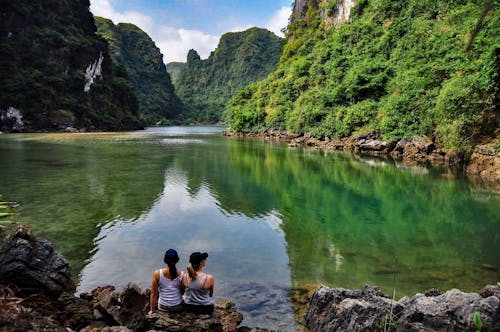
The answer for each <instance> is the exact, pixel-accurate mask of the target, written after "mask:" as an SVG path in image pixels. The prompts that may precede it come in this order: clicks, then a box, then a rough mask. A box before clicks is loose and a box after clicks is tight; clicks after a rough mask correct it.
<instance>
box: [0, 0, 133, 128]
mask: <svg viewBox="0 0 500 332" xmlns="http://www.w3.org/2000/svg"><path fill="white" fill-rule="evenodd" d="M0 15H1V20H0V32H1V33H0V130H6V131H10V130H60V129H64V128H66V127H76V128H82V129H87V130H125V129H137V128H141V127H142V125H143V124H142V121H140V120H139V118H138V106H137V99H136V97H135V95H134V92H133V90H132V88H131V86H130V85H129V83H128V78H127V75H126V73H125V72H124V71H123V70H121V69H120V68H117V67H116V66H113V63H112V62H111V59H110V57H109V54H108V45H107V43H106V42H105V41H104V40H103V39H102V38H100V37H99V36H97V35H96V33H95V31H96V27H95V24H94V19H93V17H92V14H91V13H90V11H89V1H88V0H81V1H70V0H62V1H55V0H45V1H41V0H34V1H28V0H20V1H13V2H6V3H4V5H3V6H2V10H1V13H0ZM12 114H15V115H16V116H11V115H12ZM16 123H17V124H16Z"/></svg>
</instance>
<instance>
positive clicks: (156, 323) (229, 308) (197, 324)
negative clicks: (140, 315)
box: [147, 300, 243, 332]
mask: <svg viewBox="0 0 500 332" xmlns="http://www.w3.org/2000/svg"><path fill="white" fill-rule="evenodd" d="M147 320H148V327H149V329H150V330H149V331H176V332H184V331H185V332H191V331H192V332H205V331H214V332H215V331H221V332H230V331H237V330H238V328H237V326H238V325H239V324H240V323H241V321H242V320H243V315H242V314H241V313H239V312H238V311H236V309H235V308H234V303H232V302H230V301H229V300H222V301H220V302H218V303H217V304H215V310H214V312H213V314H212V315H200V314H194V313H188V312H182V313H167V312H160V311H159V312H156V313H154V314H152V315H149V316H148V318H147Z"/></svg>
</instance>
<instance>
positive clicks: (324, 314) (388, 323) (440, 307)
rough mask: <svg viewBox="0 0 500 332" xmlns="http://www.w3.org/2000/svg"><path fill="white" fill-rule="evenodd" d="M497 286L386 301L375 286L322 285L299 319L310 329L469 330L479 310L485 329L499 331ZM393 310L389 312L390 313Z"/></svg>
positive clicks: (498, 284) (499, 314) (498, 286)
mask: <svg viewBox="0 0 500 332" xmlns="http://www.w3.org/2000/svg"><path fill="white" fill-rule="evenodd" d="M499 295H500V283H497V285H489V286H486V287H485V288H484V289H483V291H482V292H481V293H480V294H477V293H464V292H462V291H460V290H458V289H452V290H449V291H447V292H445V293H444V294H440V292H439V291H437V290H433V291H432V292H428V293H427V294H425V295H424V294H416V295H415V296H413V297H412V298H408V297H403V298H402V299H400V300H399V301H391V299H390V298H389V297H387V296H386V295H384V294H383V293H381V292H380V290H379V289H378V288H376V287H370V286H365V287H364V288H363V289H362V290H360V291H358V290H347V289H343V288H329V287H325V286H323V287H321V288H320V289H319V290H317V291H316V292H315V293H314V295H313V297H312V298H311V301H310V302H309V309H308V311H307V313H306V315H305V317H304V320H303V322H304V325H305V326H306V327H308V328H310V329H311V330H313V331H375V330H379V329H384V327H387V328H389V329H390V330H396V329H397V330H401V331H474V330H475V329H474V324H473V315H474V312H476V311H477V312H479V313H480V315H481V320H482V322H483V325H484V326H485V327H486V328H487V329H488V330H490V331H498V330H500V297H499ZM391 312H392V313H391Z"/></svg>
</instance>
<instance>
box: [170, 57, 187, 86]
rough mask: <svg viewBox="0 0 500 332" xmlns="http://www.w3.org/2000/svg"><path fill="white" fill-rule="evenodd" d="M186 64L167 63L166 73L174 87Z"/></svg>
mask: <svg viewBox="0 0 500 332" xmlns="http://www.w3.org/2000/svg"><path fill="white" fill-rule="evenodd" d="M184 66H186V64H185V63H184V62H169V63H167V72H168V73H169V74H170V78H171V79H172V83H173V84H174V85H176V84H177V81H178V80H179V78H180V76H181V72H182V68H184Z"/></svg>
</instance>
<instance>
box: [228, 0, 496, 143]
mask: <svg viewBox="0 0 500 332" xmlns="http://www.w3.org/2000/svg"><path fill="white" fill-rule="evenodd" d="M301 2H302V3H305V1H301ZM302 3H301V7H300V8H301V9H303V8H306V7H307V8H306V9H307V10H306V11H305V12H304V13H303V16H301V17H297V16H294V17H293V18H292V20H291V23H290V25H289V26H288V37H289V40H288V43H287V44H286V45H285V47H284V52H283V56H282V58H281V61H280V65H279V68H278V69H277V70H276V71H275V72H273V73H272V74H271V75H269V76H268V77H267V78H266V79H265V80H263V81H261V82H258V83H256V84H253V85H251V86H249V87H247V88H246V89H245V90H243V91H241V92H240V93H239V94H238V95H237V96H236V97H235V98H233V99H232V100H231V102H230V105H229V107H228V112H227V122H228V123H229V124H230V126H231V128H232V129H233V130H238V131H247V132H248V131H259V130H262V129H264V128H269V127H273V128H279V129H286V130H288V131H291V132H295V133H305V132H313V133H314V134H315V135H316V136H317V137H346V136H351V135H354V134H356V133H359V132H365V131H369V130H372V131H379V132H381V133H382V134H383V136H384V138H386V139H398V138H402V137H409V138H411V137H413V136H415V135H428V136H431V137H433V138H435V140H436V141H437V142H438V143H440V144H442V145H443V146H444V147H447V148H453V149H458V150H468V149H469V148H470V146H471V145H472V144H474V143H475V142H476V141H477V140H480V139H484V137H485V136H486V137H490V138H491V137H494V136H498V135H500V133H499V129H498V128H499V127H500V126H499V121H500V116H499V114H498V110H497V109H496V107H497V105H498V93H499V91H498V72H499V53H500V40H499V39H498V36H499V35H500V22H499V21H500V14H499V11H498V8H490V9H489V10H488V8H487V7H488V6H487V5H488V4H491V3H492V1H490V0H474V1H466V0H454V1H444V0H440V1H431V0H425V1H422V0H418V1H417V0H410V1H390V0H373V1H367V0H359V1H356V5H355V6H354V8H352V10H351V14H350V18H349V21H348V22H347V23H344V24H341V25H340V26H337V27H333V26H327V25H326V24H325V22H327V19H325V15H326V16H328V15H334V14H335V9H334V7H335V6H334V5H337V4H338V3H339V1H325V0H323V1H319V0H308V1H307V6H306V7H304V6H303V4H302ZM493 6H494V7H495V6H497V5H496V4H494V5H493ZM325 9H326V10H325ZM485 9H486V10H485ZM483 14H485V16H484V17H483V19H482V20H480V18H481V17H482V16H483ZM478 22H479V23H480V24H478ZM476 27H478V28H479V29H478V30H477V29H476ZM473 31H477V34H474V33H473ZM471 35H474V36H475V38H474V39H473V40H472V44H471V47H470V49H468V43H469V41H471Z"/></svg>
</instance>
